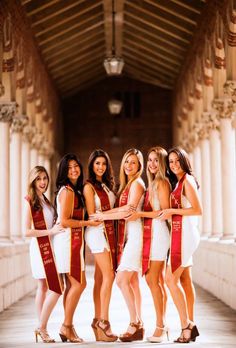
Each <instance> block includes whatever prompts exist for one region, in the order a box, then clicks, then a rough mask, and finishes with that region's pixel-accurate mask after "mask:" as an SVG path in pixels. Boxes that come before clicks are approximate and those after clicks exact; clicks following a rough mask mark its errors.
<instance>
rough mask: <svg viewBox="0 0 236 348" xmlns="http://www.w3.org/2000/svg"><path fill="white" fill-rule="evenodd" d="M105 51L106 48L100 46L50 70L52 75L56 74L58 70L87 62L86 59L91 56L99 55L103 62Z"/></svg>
mask: <svg viewBox="0 0 236 348" xmlns="http://www.w3.org/2000/svg"><path fill="white" fill-rule="evenodd" d="M103 51H104V48H101V47H98V48H96V49H94V50H93V51H89V52H86V53H84V54H83V55H82V56H80V57H76V58H74V59H72V60H68V61H67V62H65V63H64V64H61V65H60V66H59V67H56V68H51V69H50V72H51V74H52V75H54V74H55V73H56V72H57V71H61V70H64V69H66V68H67V67H69V68H71V67H72V68H73V65H74V64H75V63H83V62H84V61H85V62H86V60H88V59H89V58H90V57H96V56H99V57H101V63H102V61H103V59H102V57H103V54H102V53H103Z"/></svg>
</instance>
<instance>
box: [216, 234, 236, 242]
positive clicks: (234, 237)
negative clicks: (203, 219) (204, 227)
mask: <svg viewBox="0 0 236 348" xmlns="http://www.w3.org/2000/svg"><path fill="white" fill-rule="evenodd" d="M220 240H221V241H222V242H227V241H228V242H232V241H235V240H236V235H235V234H230V235H226V236H225V235H223V236H222V237H221V238H220Z"/></svg>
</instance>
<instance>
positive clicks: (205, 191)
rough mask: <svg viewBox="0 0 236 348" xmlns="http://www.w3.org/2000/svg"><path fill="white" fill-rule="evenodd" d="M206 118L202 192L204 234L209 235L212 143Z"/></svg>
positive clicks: (202, 143) (202, 133)
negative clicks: (210, 142)
mask: <svg viewBox="0 0 236 348" xmlns="http://www.w3.org/2000/svg"><path fill="white" fill-rule="evenodd" d="M208 136H209V134H208V128H207V123H206V120H204V119H203V123H202V125H201V129H200V132H199V139H200V149H201V169H202V172H201V177H202V181H201V192H202V208H203V214H202V236H204V237H208V236H209V235H210V234H211V228H212V223H211V168H210V144H209V138H208Z"/></svg>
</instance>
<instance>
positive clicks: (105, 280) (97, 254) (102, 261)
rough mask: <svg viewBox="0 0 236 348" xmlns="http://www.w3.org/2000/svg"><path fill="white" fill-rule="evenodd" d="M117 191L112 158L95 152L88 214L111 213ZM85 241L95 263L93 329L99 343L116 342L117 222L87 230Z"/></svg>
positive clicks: (87, 193) (90, 167)
mask: <svg viewBox="0 0 236 348" xmlns="http://www.w3.org/2000/svg"><path fill="white" fill-rule="evenodd" d="M114 191H115V182H114V175H113V169H112V165H111V161H110V158H109V156H108V154H107V153H106V152H105V151H103V150H101V149H98V150H95V151H93V152H92V153H91V155H90V157H89V160H88V180H87V182H86V184H85V186H84V197H85V202H86V208H87V212H88V214H89V215H91V214H94V213H95V212H96V211H100V212H103V211H107V210H109V209H112V208H113V206H114V204H115V200H116V196H115V192H114ZM85 240H86V243H87V245H88V247H89V248H90V250H91V252H92V254H93V256H94V259H95V274H94V280H95V283H94V291H93V298H94V307H95V317H94V319H93V322H92V325H91V326H92V328H93V330H94V334H95V337H96V340H97V341H105V342H113V341H116V340H117V338H118V337H117V336H116V335H114V334H113V333H112V331H111V328H110V322H109V303H110V298H111V290H112V285H113V281H114V277H115V270H116V253H115V248H116V240H115V230H114V222H113V221H108V220H107V221H104V222H103V223H102V224H101V225H99V226H88V227H87V228H86V232H85Z"/></svg>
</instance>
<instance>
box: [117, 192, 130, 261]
mask: <svg viewBox="0 0 236 348" xmlns="http://www.w3.org/2000/svg"><path fill="white" fill-rule="evenodd" d="M129 190H130V185H129V186H126V188H125V189H124V191H123V192H122V193H121V195H120V198H119V207H122V206H123V205H126V204H127V203H128V196H129ZM125 227H126V221H125V220H124V219H120V220H118V241H117V264H118V265H119V264H120V260H121V256H122V253H123V249H124V244H125Z"/></svg>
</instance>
